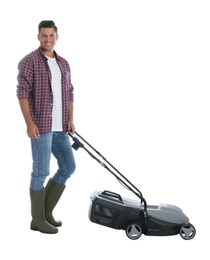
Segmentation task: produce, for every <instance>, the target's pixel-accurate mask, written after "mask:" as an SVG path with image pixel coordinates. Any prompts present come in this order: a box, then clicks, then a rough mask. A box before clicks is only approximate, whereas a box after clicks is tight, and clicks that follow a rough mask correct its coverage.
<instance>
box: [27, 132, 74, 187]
mask: <svg viewBox="0 0 210 260" xmlns="http://www.w3.org/2000/svg"><path fill="white" fill-rule="evenodd" d="M31 150H32V160H33V165H32V169H33V170H32V173H31V182H30V189H31V190H41V189H43V188H44V182H45V179H46V178H47V176H48V175H49V174H50V159H51V153H52V154H53V155H54V156H55V158H56V159H57V163H58V170H57V172H56V173H55V174H54V176H53V177H52V179H53V180H54V181H55V182H56V183H58V184H61V185H64V184H65V183H66V181H67V179H68V178H70V176H71V175H72V174H73V173H74V171H75V168H76V164H75V160H74V155H73V151H72V147H71V143H70V139H69V136H68V134H65V133H63V132H50V133H43V134H42V133H40V137H39V138H38V139H31Z"/></svg>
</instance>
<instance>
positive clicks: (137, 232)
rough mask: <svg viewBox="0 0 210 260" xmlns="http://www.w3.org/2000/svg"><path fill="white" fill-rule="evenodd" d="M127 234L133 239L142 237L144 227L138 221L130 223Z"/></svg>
mask: <svg viewBox="0 0 210 260" xmlns="http://www.w3.org/2000/svg"><path fill="white" fill-rule="evenodd" d="M125 232H126V235H127V237H128V238H130V239H132V240H136V239H138V238H140V236H141V234H142V228H141V226H140V225H139V224H138V223H130V224H129V225H128V226H127V227H126V230H125Z"/></svg>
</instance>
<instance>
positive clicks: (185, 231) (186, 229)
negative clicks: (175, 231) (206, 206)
mask: <svg viewBox="0 0 210 260" xmlns="http://www.w3.org/2000/svg"><path fill="white" fill-rule="evenodd" d="M179 234H180V236H181V237H182V238H183V239H185V240H190V239H192V238H193V237H194V236H195V234H196V230H195V227H194V226H193V225H192V224H190V223H188V224H184V225H183V226H182V227H181V228H180V231H179Z"/></svg>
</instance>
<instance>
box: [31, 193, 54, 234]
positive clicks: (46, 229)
mask: <svg viewBox="0 0 210 260" xmlns="http://www.w3.org/2000/svg"><path fill="white" fill-rule="evenodd" d="M30 198H31V215H32V220H31V230H34V231H40V232H42V233H47V234H55V233H57V232H58V229H57V228H56V227H54V226H52V225H51V224H49V223H48V222H47V221H46V219H45V211H44V189H43V190H30Z"/></svg>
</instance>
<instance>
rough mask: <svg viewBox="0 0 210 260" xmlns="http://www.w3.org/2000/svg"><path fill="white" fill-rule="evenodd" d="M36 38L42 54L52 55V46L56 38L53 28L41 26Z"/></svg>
mask: <svg viewBox="0 0 210 260" xmlns="http://www.w3.org/2000/svg"><path fill="white" fill-rule="evenodd" d="M37 37H38V40H39V41H40V46H41V49H42V52H43V54H44V55H47V56H50V57H53V48H54V46H55V43H56V41H57V39H58V35H57V33H56V32H55V29H54V28H41V30H40V33H39V34H38V36H37Z"/></svg>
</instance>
